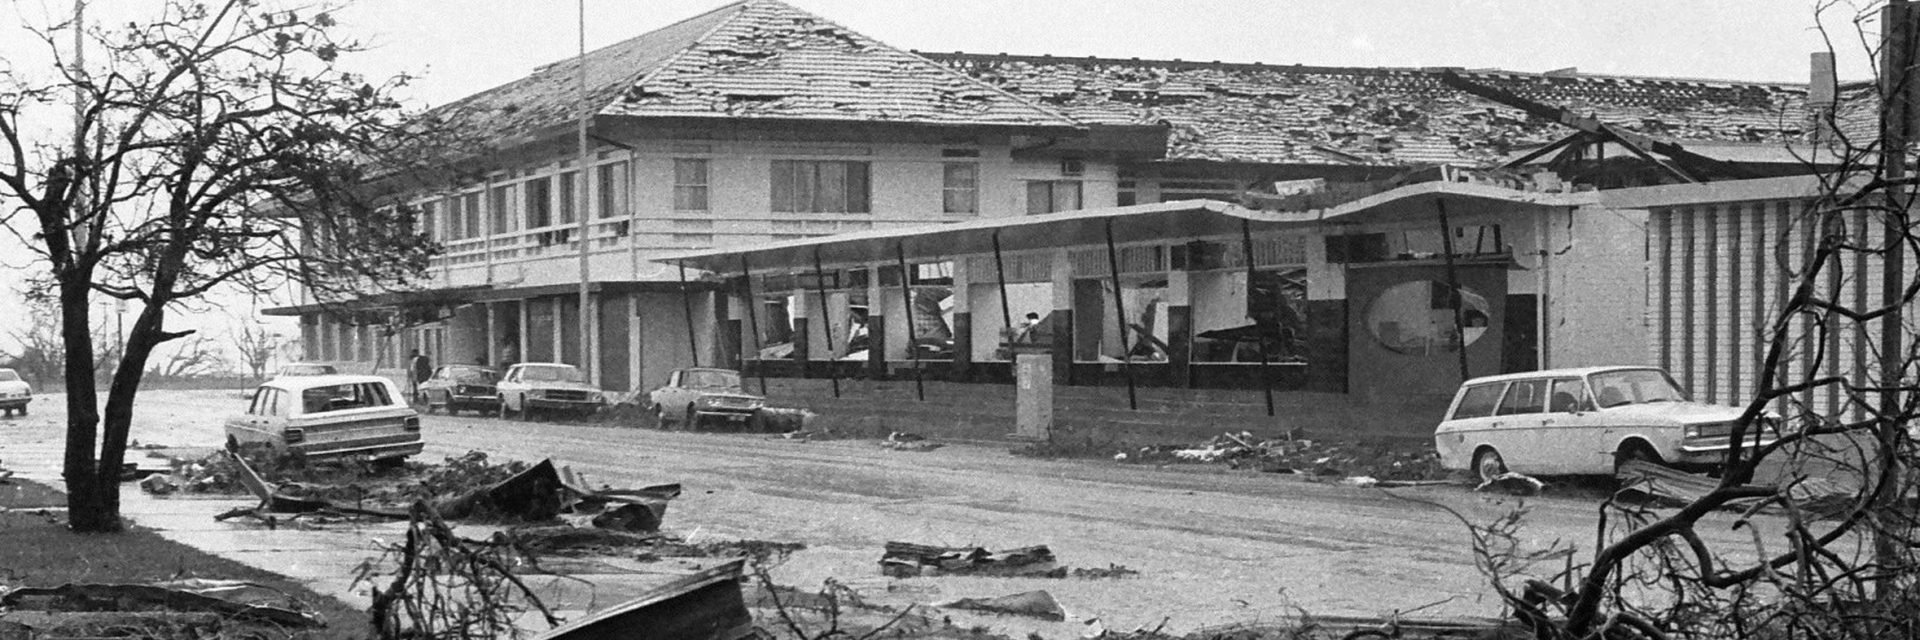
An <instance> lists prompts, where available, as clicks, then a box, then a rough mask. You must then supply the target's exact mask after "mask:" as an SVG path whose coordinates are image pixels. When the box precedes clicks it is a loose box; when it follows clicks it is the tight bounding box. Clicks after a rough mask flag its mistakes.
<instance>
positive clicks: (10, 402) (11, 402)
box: [0, 397, 33, 409]
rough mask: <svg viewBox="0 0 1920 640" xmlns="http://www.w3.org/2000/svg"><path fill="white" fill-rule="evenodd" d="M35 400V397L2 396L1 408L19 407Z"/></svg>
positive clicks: (0, 399)
mask: <svg viewBox="0 0 1920 640" xmlns="http://www.w3.org/2000/svg"><path fill="white" fill-rule="evenodd" d="M29 402H33V398H31V397H28V398H0V409H18V408H21V407H24V406H27V403H29Z"/></svg>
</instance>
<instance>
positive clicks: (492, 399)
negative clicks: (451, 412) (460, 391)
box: [447, 395, 500, 407]
mask: <svg viewBox="0 0 1920 640" xmlns="http://www.w3.org/2000/svg"><path fill="white" fill-rule="evenodd" d="M447 405H448V406H452V407H496V406H499V405H500V397H499V396H491V395H487V396H459V395H455V396H448V397H447Z"/></svg>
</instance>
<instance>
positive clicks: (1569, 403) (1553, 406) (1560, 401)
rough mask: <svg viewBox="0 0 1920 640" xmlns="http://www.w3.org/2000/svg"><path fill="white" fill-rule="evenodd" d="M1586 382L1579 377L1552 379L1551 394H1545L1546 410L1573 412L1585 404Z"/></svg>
mask: <svg viewBox="0 0 1920 640" xmlns="http://www.w3.org/2000/svg"><path fill="white" fill-rule="evenodd" d="M1586 395H1587V383H1585V382H1583V381H1581V380H1580V379H1579V378H1556V379H1554V381H1553V395H1550V396H1547V411H1549V412H1552V413H1573V412H1575V411H1579V410H1581V407H1582V406H1584V405H1585V402H1584V399H1585V396H1586Z"/></svg>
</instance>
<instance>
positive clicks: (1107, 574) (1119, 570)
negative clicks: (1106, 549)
mask: <svg viewBox="0 0 1920 640" xmlns="http://www.w3.org/2000/svg"><path fill="white" fill-rule="evenodd" d="M1068 575H1069V576H1072V577H1074V578H1079V579H1081V580H1106V579H1117V578H1131V577H1134V576H1138V575H1140V572H1139V571H1138V570H1136V569H1132V568H1129V567H1127V566H1126V565H1123V564H1108V565H1107V566H1106V567H1104V568H1103V567H1076V568H1074V570H1073V571H1072V572H1071V573H1069V574H1068Z"/></svg>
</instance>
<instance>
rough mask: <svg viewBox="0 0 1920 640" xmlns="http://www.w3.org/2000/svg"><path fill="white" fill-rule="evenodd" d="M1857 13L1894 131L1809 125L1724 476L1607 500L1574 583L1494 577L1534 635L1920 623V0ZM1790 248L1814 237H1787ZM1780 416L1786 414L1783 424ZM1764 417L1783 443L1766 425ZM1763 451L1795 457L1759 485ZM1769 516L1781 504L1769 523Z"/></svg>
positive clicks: (1885, 121) (1900, 627)
mask: <svg viewBox="0 0 1920 640" xmlns="http://www.w3.org/2000/svg"><path fill="white" fill-rule="evenodd" d="M1842 10H1850V11H1853V12H1854V13H1852V14H1850V15H1849V16H1848V20H1849V21H1850V23H1851V25H1852V26H1853V27H1854V28H1855V29H1856V30H1857V31H1859V32H1860V33H1862V34H1866V33H1869V32H1871V31H1872V30H1873V29H1874V27H1875V26H1876V25H1874V24H1873V23H1874V22H1876V21H1883V23H1882V24H1879V25H1877V26H1878V28H1879V29H1880V30H1881V31H1883V32H1884V34H1883V36H1884V37H1883V38H1873V37H1870V36H1869V37H1862V38H1861V39H1860V41H1861V42H1863V43H1865V44H1867V45H1868V47H1869V49H1871V50H1872V51H1871V52H1872V53H1874V54H1875V55H1882V56H1885V57H1884V58H1883V59H1882V60H1883V62H1882V63H1881V64H1880V68H1879V69H1878V70H1877V72H1876V73H1877V74H1878V75H1880V76H1882V81H1881V82H1879V83H1876V84H1873V85H1863V86H1861V87H1858V88H1855V89H1854V90H1853V91H1854V95H1853V96H1852V97H1854V98H1857V100H1854V101H1851V104H1854V105H1868V107H1867V109H1868V110H1869V112H1868V113H1866V114H1865V115H1867V116H1872V115H1876V114H1873V113H1871V112H1870V111H1871V110H1872V109H1873V108H1875V107H1877V110H1878V114H1877V115H1878V118H1879V122H1880V123H1881V133H1880V134H1879V135H1878V136H1870V137H1868V138H1867V139H1861V138H1857V137H1849V135H1848V131H1849V129H1850V127H1846V126H1841V122H1840V120H1842V119H1844V116H1846V115H1849V114H1844V113H1842V114H1840V115H1836V112H1833V111H1828V112H1824V113H1821V114H1820V115H1819V116H1818V117H1817V121H1816V122H1815V123H1814V127H1815V129H1816V130H1817V131H1818V134H1817V135H1818V138H1817V142H1818V149H1817V150H1816V152H1815V153H1817V154H1818V158H1817V159H1818V163H1814V162H1809V163H1808V167H1809V171H1810V172H1811V173H1814V174H1815V175H1817V176H1818V177H1819V181H1820V188H1819V190H1818V191H1817V193H1815V194H1814V195H1813V196H1812V197H1811V198H1810V201H1809V202H1808V204H1807V206H1806V207H1804V208H1802V209H1800V212H1799V213H1797V214H1794V215H1793V216H1792V217H1791V218H1790V219H1788V220H1785V221H1784V222H1785V225H1783V226H1784V228H1783V229H1782V231H1781V233H1780V235H1779V236H1777V237H1775V238H1773V240H1772V241H1771V242H1770V243H1769V246H1770V247H1773V248H1774V252H1775V253H1774V254H1773V256H1772V258H1773V260H1772V261H1771V262H1772V265H1773V267H1772V268H1774V269H1775V270H1777V271H1778V272H1779V273H1780V274H1781V275H1782V276H1783V278H1785V279H1787V280H1788V281H1789V283H1790V285H1789V288H1788V291H1789V295H1788V296H1787V297H1786V298H1785V299H1780V300H1773V301H1772V303H1771V304H1770V305H1769V309H1771V310H1772V312H1771V314H1770V316H1769V317H1768V321H1767V326H1766V330H1765V332H1764V335H1765V337H1766V341H1765V343H1764V347H1765V354H1764V360H1763V363H1762V366H1761V367H1760V368H1759V369H1758V371H1757V373H1758V374H1759V382H1758V385H1757V388H1758V391H1757V392H1756V393H1755V394H1754V396H1753V397H1752V398H1750V399H1749V401H1748V402H1747V404H1746V407H1745V411H1744V413H1743V414H1742V415H1741V416H1740V418H1739V420H1738V421H1737V422H1736V423H1735V426H1734V428H1733V433H1732V436H1731V440H1730V442H1731V443H1732V447H1731V449H1730V450H1729V451H1728V452H1727V456H1726V459H1725V463H1726V467H1725V472H1724V473H1723V475H1722V477H1721V478H1720V479H1719V481H1718V484H1717V486H1715V487H1714V488H1713V489H1712V490H1711V491H1710V492H1708V493H1706V494H1705V495H1703V496H1701V497H1699V498H1697V499H1694V500H1692V501H1690V502H1688V503H1686V504H1684V505H1682V506H1679V507H1677V508H1671V509H1667V508H1656V507H1653V506H1649V505H1647V504H1644V503H1638V502H1633V501H1627V500H1621V499H1614V500H1609V501H1608V502H1607V503H1606V504H1605V505H1603V506H1602V508H1601V515H1602V517H1603V520H1602V526H1601V527H1600V530H1599V532H1598V533H1597V539H1596V541H1595V546H1594V549H1593V554H1592V556H1591V557H1590V558H1589V559H1588V560H1587V561H1586V562H1585V563H1582V564H1580V565H1578V566H1574V567H1570V570H1569V571H1568V572H1566V574H1565V575H1563V576H1562V577H1563V578H1564V580H1565V581H1564V582H1562V584H1561V585H1560V586H1554V585H1552V584H1551V580H1543V579H1540V578H1541V576H1535V577H1532V578H1524V577H1522V578H1513V577H1510V576H1498V577H1496V581H1497V584H1496V591H1498V592H1499V593H1500V594H1501V595H1502V596H1503V598H1504V599H1505V600H1506V602H1507V603H1508V604H1509V605H1510V606H1511V607H1513V609H1514V610H1515V611H1516V612H1517V614H1518V616H1519V617H1520V618H1521V619H1522V620H1525V621H1527V622H1529V623H1530V624H1531V625H1532V626H1533V629H1534V632H1535V635H1536V636H1537V637H1539V638H1543V639H1545V638H1555V639H1559V638H1667V637H1703V638H1704V637H1711V638H1728V637H1731V638H1774V637H1781V638H1787V637H1792V638H1894V637H1901V638H1912V637H1920V589H1916V587H1917V586H1920V562H1916V560H1917V558H1916V554H1915V549H1916V548H1920V538H1917V537H1916V536H1915V535H1914V534H1915V531H1916V530H1915V526H1916V520H1915V514H1916V503H1915V498H1916V491H1915V489H1916V485H1915V481H1914V476H1913V475H1912V474H1911V473H1910V471H1909V470H1910V467H1911V466H1912V463H1913V459H1912V458H1913V438H1912V435H1911V434H1912V433H1913V429H1914V428H1915V427H1916V424H1920V423H1916V417H1920V413H1916V409H1920V406H1917V401H1920V366H1916V365H1917V364H1920V349H1916V342H1920V341H1916V339H1915V338H1916V332H1915V331H1914V327H1915V325H1914V324H1912V323H1911V322H1909V321H1907V320H1906V319H1905V318H1904V315H1905V313H1907V311H1908V310H1909V309H1910V308H1912V306H1913V304H1914V302H1915V297H1916V294H1917V293H1920V273H1917V272H1916V269H1915V267H1914V263H1913V261H1912V259H1911V258H1912V256H1915V255H1920V235H1916V233H1915V228H1914V224H1915V218H1914V216H1913V214H1914V211H1913V205H1914V203H1915V199H1916V196H1920V182H1917V181H1916V180H1915V178H1914V177H1913V176H1911V175H1909V171H1910V170H1911V167H1910V166H1909V165H1910V164H1911V160H1912V145H1911V142H1910V141H1911V136H1910V134H1909V133H1908V131H1907V130H1908V127H1909V124H1908V123H1910V122H1913V121H1914V120H1915V119H1916V118H1915V116H1916V115H1920V101H1916V100H1915V99H1914V98H1915V97H1916V96H1920V85H1915V84H1914V81H1913V80H1912V78H1913V77H1914V76H1915V73H1914V69H1915V66H1916V65H1915V63H1916V61H1920V56H1916V55H1915V50H1916V45H1917V44H1920V37H1916V33H1920V28H1916V27H1917V25H1916V23H1920V11H1915V9H1914V8H1913V7H1910V6H1909V5H1908V4H1907V3H1906V2H1904V1H1903V0H1894V1H1893V2H1886V3H1876V4H1873V5H1871V6H1868V7H1865V8H1861V7H1858V6H1855V5H1851V4H1839V3H1828V4H1824V5H1823V6H1822V11H1823V12H1838V11H1842ZM1875 43H1880V44H1878V45H1876V44H1875ZM1846 108H1847V107H1845V106H1843V107H1842V109H1843V110H1844V109H1846ZM1851 115H1861V114H1860V113H1854V114H1851ZM1770 224H1771V223H1770ZM1792 238H1806V240H1805V241H1792V242H1790V241H1789V240H1790V239H1792ZM1795 245H1801V246H1807V247H1809V249H1808V250H1807V251H1804V252H1794V251H1789V250H1788V248H1789V247H1792V246H1795ZM1756 293H1758V292H1756ZM1842 341H1846V343H1847V344H1857V345H1866V346H1867V348H1866V349H1863V350H1862V352H1863V353H1866V354H1867V355H1864V356H1862V357H1860V359H1850V358H1844V356H1843V353H1842V352H1841V351H1840V350H1839V349H1838V348H1837V347H1838V346H1839V345H1841V344H1843V342H1842ZM1843 358H1844V359H1843ZM1848 360H1850V361H1848ZM1821 397H1827V398H1838V399H1839V401H1838V402H1817V401H1815V399H1816V398H1821ZM1776 411H1777V412H1778V413H1779V414H1780V415H1781V416H1783V417H1784V418H1785V419H1786V420H1785V422H1781V423H1778V424H1775V420H1774V418H1773V415H1774V412H1776ZM1763 429H1773V430H1775V431H1777V435H1778V437H1777V439H1773V438H1771V437H1770V436H1771V435H1773V434H1767V435H1768V436H1769V437H1763V438H1754V437H1753V436H1754V434H1755V432H1756V431H1759V430H1763ZM1747 441H1752V442H1756V443H1765V444H1764V445H1761V446H1744V445H1743V443H1744V442H1747ZM1763 463H1765V464H1768V465H1769V466H1770V467H1771V468H1778V469H1783V470H1784V471H1781V472H1778V473H1777V474H1775V477H1777V478H1778V480H1779V481H1778V482H1777V483H1776V484H1769V485H1757V484H1754V483H1753V479H1754V478H1756V477H1757V474H1758V472H1759V471H1760V470H1761V465H1762V464H1763ZM1833 479H1838V480H1840V481H1841V483H1842V484H1843V485H1844V486H1850V487H1854V488H1855V490H1852V491H1850V492H1849V493H1846V494H1844V495H1838V496H1832V495H1829V496H1827V498H1828V499H1826V500H1820V501H1813V500H1809V499H1808V498H1810V497H1812V496H1811V495H1810V494H1809V492H1807V491H1803V490H1801V488H1802V487H1803V486H1805V485H1808V484H1813V483H1815V481H1816V480H1820V481H1827V480H1833ZM1628 488H1629V489H1631V488H1633V487H1628ZM1619 497H1620V496H1616V498H1619ZM1730 508H1733V509H1737V513H1738V515H1737V516H1734V518H1733V526H1734V527H1735V528H1736V529H1745V530H1746V531H1748V532H1751V543H1750V544H1743V545H1735V546H1733V547H1727V546H1726V545H1724V544H1723V545H1718V546H1716V545H1715V544H1712V543H1710V542H1708V541H1707V540H1706V538H1704V537H1703V536H1701V535H1700V534H1699V531H1700V530H1701V529H1702V527H1705V526H1709V525H1710V524H1712V521H1710V518H1712V517H1714V515H1713V514H1715V513H1718V512H1722V511H1724V510H1727V509H1730ZM1763 511H1769V512H1777V513H1778V514H1779V517H1778V518H1772V517H1768V518H1767V519H1765V520H1762V518H1761V516H1760V515H1758V514H1760V513H1761V512H1763ZM1482 551H1483V554H1484V553H1486V552H1487V550H1486V549H1482ZM1492 553H1493V554H1494V555H1499V554H1501V553H1510V552H1509V551H1503V550H1498V549H1495V550H1493V551H1492ZM1483 564H1484V563H1483ZM1490 575H1492V574H1490ZM1508 581H1517V582H1521V583H1522V584H1521V585H1512V584H1505V583H1506V582H1508Z"/></svg>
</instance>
